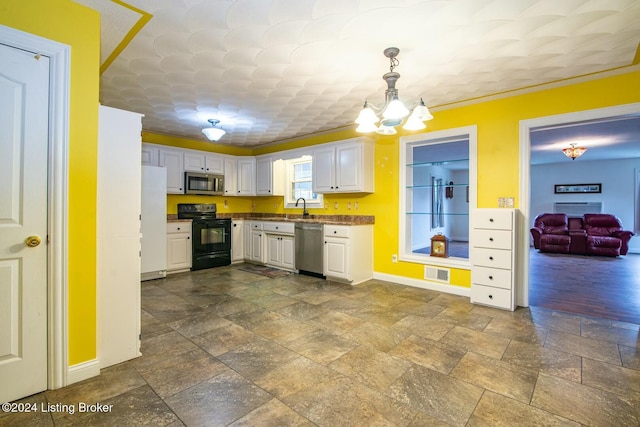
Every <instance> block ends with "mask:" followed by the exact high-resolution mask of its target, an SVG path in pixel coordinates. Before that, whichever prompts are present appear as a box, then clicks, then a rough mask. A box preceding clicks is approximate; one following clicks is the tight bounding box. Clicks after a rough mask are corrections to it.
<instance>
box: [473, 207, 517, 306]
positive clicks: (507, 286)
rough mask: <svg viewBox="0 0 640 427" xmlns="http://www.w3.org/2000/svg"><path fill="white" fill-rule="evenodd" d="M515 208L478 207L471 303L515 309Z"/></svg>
mask: <svg viewBox="0 0 640 427" xmlns="http://www.w3.org/2000/svg"><path fill="white" fill-rule="evenodd" d="M516 221H517V218H516V210H515V209H477V210H476V211H475V212H474V213H473V219H472V231H471V245H472V247H471V302H472V303H474V304H482V305H488V306H491V307H496V308H502V309H505V310H511V311H513V310H515V309H516V295H515V282H516V271H515V269H516V248H517V245H516V237H517V230H516Z"/></svg>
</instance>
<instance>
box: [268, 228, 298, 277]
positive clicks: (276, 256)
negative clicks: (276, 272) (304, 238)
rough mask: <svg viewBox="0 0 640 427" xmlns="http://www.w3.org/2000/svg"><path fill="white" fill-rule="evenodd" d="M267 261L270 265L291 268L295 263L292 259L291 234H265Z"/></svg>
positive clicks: (292, 242) (292, 240)
mask: <svg viewBox="0 0 640 427" xmlns="http://www.w3.org/2000/svg"><path fill="white" fill-rule="evenodd" d="M266 236H267V261H266V263H267V264H268V265H270V266H272V267H277V268H284V269H287V270H293V269H294V268H295V263H294V259H293V256H294V255H293V254H294V250H293V245H294V238H293V236H283V235H278V234H267V235H266Z"/></svg>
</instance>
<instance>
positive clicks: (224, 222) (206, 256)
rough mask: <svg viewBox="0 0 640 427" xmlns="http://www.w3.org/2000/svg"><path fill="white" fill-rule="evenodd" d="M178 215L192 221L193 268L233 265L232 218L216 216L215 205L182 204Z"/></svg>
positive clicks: (179, 206) (179, 205)
mask: <svg viewBox="0 0 640 427" xmlns="http://www.w3.org/2000/svg"><path fill="white" fill-rule="evenodd" d="M178 218H179V219H190V220H192V232H191V233H192V238H191V242H192V243H191V246H192V257H193V259H192V266H191V270H202V269H204V268H211V267H220V266H223V265H229V264H231V219H230V218H216V205H215V204H194V203H179V204H178Z"/></svg>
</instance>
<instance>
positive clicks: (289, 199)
mask: <svg viewBox="0 0 640 427" xmlns="http://www.w3.org/2000/svg"><path fill="white" fill-rule="evenodd" d="M306 162H313V159H312V158H307V157H306V156H305V157H300V158H297V159H289V160H286V167H285V170H286V173H285V189H284V207H285V208H296V207H298V208H299V207H301V206H300V205H299V204H298V206H296V201H295V200H293V195H292V194H291V182H292V181H293V166H294V165H296V164H299V163H306ZM305 200H306V199H305ZM306 202H307V209H320V208H323V207H324V200H323V195H322V194H318V198H317V199H316V200H312V199H310V200H306Z"/></svg>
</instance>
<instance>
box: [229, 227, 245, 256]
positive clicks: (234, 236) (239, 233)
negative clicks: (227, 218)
mask: <svg viewBox="0 0 640 427" xmlns="http://www.w3.org/2000/svg"><path fill="white" fill-rule="evenodd" d="M243 260H244V221H243V220H241V219H232V220H231V262H232V263H235V262H242V261H243Z"/></svg>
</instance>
